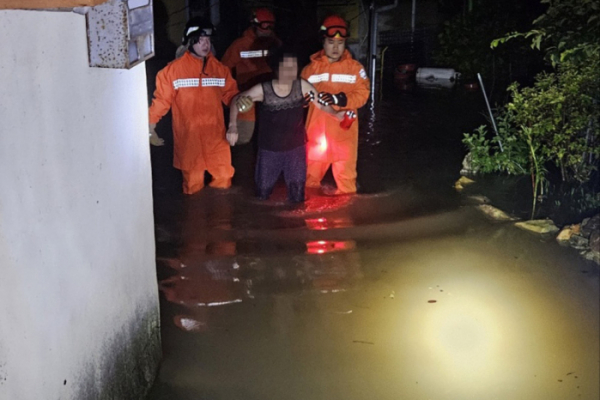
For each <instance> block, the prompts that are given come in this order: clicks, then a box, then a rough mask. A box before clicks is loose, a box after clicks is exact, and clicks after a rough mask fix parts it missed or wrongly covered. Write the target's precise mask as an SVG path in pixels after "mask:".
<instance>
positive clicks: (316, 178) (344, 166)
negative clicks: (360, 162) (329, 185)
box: [306, 160, 356, 193]
mask: <svg viewBox="0 0 600 400" xmlns="http://www.w3.org/2000/svg"><path fill="white" fill-rule="evenodd" d="M329 166H331V172H333V178H334V179H335V183H336V185H337V189H338V192H339V193H356V160H350V161H336V162H333V163H327V162H320V161H310V160H309V161H308V167H307V173H306V175H307V176H306V186H308V187H314V188H318V187H320V186H321V181H322V180H323V177H324V176H325V174H326V173H327V170H328V169H329Z"/></svg>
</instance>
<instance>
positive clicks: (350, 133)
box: [301, 50, 370, 193]
mask: <svg viewBox="0 0 600 400" xmlns="http://www.w3.org/2000/svg"><path fill="white" fill-rule="evenodd" d="M310 59H311V63H310V64H309V65H307V66H306V67H305V68H304V69H303V70H302V74H301V76H302V78H303V79H305V80H307V81H309V82H310V83H312V84H313V86H314V87H315V88H316V89H317V91H319V92H328V93H332V94H337V93H339V92H344V93H345V94H346V97H347V99H348V104H347V105H346V107H344V108H340V107H337V106H333V108H334V109H336V110H353V111H354V112H356V111H357V109H358V108H360V107H362V106H364V105H365V103H366V102H367V100H368V99H369V88H370V85H369V78H368V77H367V74H366V72H365V70H364V68H363V66H362V65H361V64H360V63H359V62H358V61H356V60H354V59H353V58H352V55H351V54H350V52H349V51H348V50H344V53H343V54H342V56H341V57H340V59H339V60H338V61H336V62H333V63H330V62H329V60H328V58H327V56H326V55H325V51H324V50H321V51H319V52H317V53H315V54H313V55H312V56H311V57H310ZM306 131H307V135H308V144H307V158H308V171H307V181H306V183H307V186H312V187H318V186H319V185H320V182H321V179H323V176H324V175H325V173H326V172H327V169H328V168H329V166H330V165H332V169H333V171H332V172H333V176H334V178H335V181H336V184H337V187H338V191H339V192H342V193H354V192H356V159H357V154H358V121H355V122H354V123H353V124H352V126H351V127H350V129H349V130H347V131H346V130H343V129H342V128H341V127H340V123H339V121H336V120H335V119H333V118H331V116H329V115H327V114H326V113H325V112H323V111H321V110H319V109H317V108H316V107H315V106H314V105H311V106H310V108H309V111H308V117H307V121H306Z"/></svg>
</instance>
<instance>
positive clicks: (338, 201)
mask: <svg viewBox="0 0 600 400" xmlns="http://www.w3.org/2000/svg"><path fill="white" fill-rule="evenodd" d="M481 109H482V101H481V99H480V97H479V94H469V93H463V92H461V91H460V90H455V91H449V90H446V91H437V90H416V91H413V92H407V93H401V92H398V91H396V90H394V89H393V88H389V89H387V91H386V98H385V99H384V101H382V102H380V103H378V105H377V108H376V110H377V111H376V114H375V115H374V114H373V113H372V112H371V111H370V110H364V113H363V114H362V115H361V120H360V123H361V143H360V154H359V158H360V160H359V167H358V173H359V184H360V191H361V193H360V194H359V195H356V196H341V197H330V196H327V195H326V193H327V192H328V191H329V187H327V186H326V187H325V188H324V191H321V192H311V193H309V197H308V200H307V201H306V203H305V204H304V205H303V206H300V207H293V206H290V205H288V204H286V203H285V194H284V189H283V188H278V189H277V190H276V193H274V195H273V198H272V199H271V200H270V201H268V202H264V203H263V202H259V201H256V200H255V199H254V198H253V191H252V188H253V183H252V178H253V169H252V168H253V157H254V148H253V146H252V145H247V146H241V147H236V148H234V149H233V157H234V164H235V165H234V166H235V167H236V177H235V181H234V187H233V188H232V189H230V190H227V191H217V190H213V189H205V190H203V191H202V192H200V193H199V194H197V195H193V196H189V197H184V196H183V195H181V194H180V193H179V192H180V184H181V178H180V177H179V173H178V171H176V170H173V169H172V167H171V166H170V153H169V152H170V150H169V149H168V147H166V148H160V149H156V148H154V149H153V168H154V184H155V216H156V235H157V257H158V262H157V265H158V277H159V281H160V288H161V306H162V310H161V313H162V339H163V349H164V358H163V362H162V367H161V370H160V373H159V376H158V378H157V382H156V384H155V386H154V388H153V389H152V391H151V393H150V395H149V397H148V398H149V399H151V400H158V399H165V400H166V399H169V400H179V399H181V400H184V399H185V400H188V399H189V400H198V399H211V400H212V399H223V400H230V399H244V400H254V399H257V400H258V399H260V400H263V399H286V400H291V399H298V400H309V399H310V400H317V399H328V400H331V399H345V400H353V399H357V400H362V399H377V400H384V399H432V400H433V399H444V400H446V399H448V400H449V399H456V400H468V399H499V400H505V399H527V400H534V399H540V400H541V399H543V400H550V399H561V400H563V399H590V400H592V399H598V398H599V396H600V394H599V378H598V376H599V361H600V356H599V331H600V329H599V316H598V315H599V314H598V313H599V285H598V269H597V268H596V267H595V266H594V264H591V263H589V262H587V261H585V260H583V259H581V258H580V257H579V256H578V254H577V253H576V252H575V251H574V250H571V249H568V248H562V247H560V246H559V245H558V244H556V243H555V242H554V241H553V239H543V238H540V237H538V236H535V235H532V234H529V233H527V232H524V231H520V230H517V229H516V228H514V227H513V226H511V225H510V224H498V223H492V222H490V221H488V220H486V219H485V218H484V217H483V216H481V215H480V214H479V213H477V212H476V211H475V210H474V209H472V208H470V207H468V206H465V205H464V204H463V201H462V200H461V198H460V196H459V195H458V194H457V193H456V192H455V191H454V189H453V183H454V181H455V180H456V179H457V178H458V177H459V175H458V173H459V171H460V169H461V160H462V157H463V156H464V150H463V146H462V144H461V141H460V140H461V136H462V132H465V131H468V130H470V129H472V128H473V127H475V126H477V125H478V124H480V123H481V121H482V118H483V117H482V116H481V115H480V113H479V112H480V110H481ZM165 126H167V127H168V125H165ZM163 129H164V128H163ZM328 179H329V180H328V182H329V183H328V185H332V184H333V180H332V179H331V178H330V177H329V178H328Z"/></svg>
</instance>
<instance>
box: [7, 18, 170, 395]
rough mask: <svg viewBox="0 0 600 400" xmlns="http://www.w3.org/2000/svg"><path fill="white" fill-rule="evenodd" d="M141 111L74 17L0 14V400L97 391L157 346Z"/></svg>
mask: <svg viewBox="0 0 600 400" xmlns="http://www.w3.org/2000/svg"><path fill="white" fill-rule="evenodd" d="M147 106H148V103H147V95H146V78H145V68H144V66H143V65H141V66H138V67H136V68H134V69H132V70H130V71H124V70H108V69H92V68H89V67H88V58H87V45H86V24H85V17H84V16H81V15H77V14H74V13H69V12H47V11H46V12H44V11H19V10H10V11H0V399H1V400H20V399H27V400H29V399H31V400H44V399H77V400H81V399H84V398H104V397H105V396H106V395H103V394H102V393H105V392H106V390H107V388H108V387H109V386H111V385H112V386H113V389H112V390H113V391H114V382H110V380H111V379H113V380H114V379H115V376H114V375H115V373H114V371H118V370H119V368H120V367H119V366H118V365H115V364H116V363H118V362H121V361H122V360H124V359H127V358H128V357H129V358H130V359H132V360H130V362H133V363H134V364H135V363H136V362H137V357H136V356H135V355H134V356H132V354H133V353H135V348H136V347H135V346H133V345H132V343H131V341H133V340H138V343H137V346H138V347H137V348H139V341H140V340H141V341H142V342H144V340H147V339H145V338H151V337H153V338H155V341H156V342H157V341H158V296H157V287H156V273H155V262H154V231H153V214H152V193H151V172H150V156H149V149H148V134H147V129H148V128H147V123H148V121H147ZM140 338H141V339H140ZM148 340H150V339H148ZM148 345H149V343H146V344H143V346H148ZM152 345H154V346H156V345H157V343H152ZM153 348H154V349H156V347H153ZM148 351H151V349H150V350H148ZM119 352H120V353H123V354H117V353H119ZM125 353H129V355H127V354H125ZM119 360H121V361H119ZM121 367H122V366H121ZM137 367H139V365H138V366H137ZM137 367H136V368H137ZM154 368H155V366H148V367H147V369H146V370H144V371H142V372H143V375H144V376H145V378H146V379H150V380H151V379H152V374H153V373H154ZM124 378H125V377H124ZM65 381H66V383H65ZM115 393H116V392H115ZM113 398H118V397H113Z"/></svg>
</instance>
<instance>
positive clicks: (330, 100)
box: [319, 92, 348, 107]
mask: <svg viewBox="0 0 600 400" xmlns="http://www.w3.org/2000/svg"><path fill="white" fill-rule="evenodd" d="M319 103H320V104H322V105H324V106H332V105H333V106H339V107H346V105H348V99H347V98H346V93H344V92H339V93H338V94H331V93H327V92H321V93H319Z"/></svg>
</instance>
